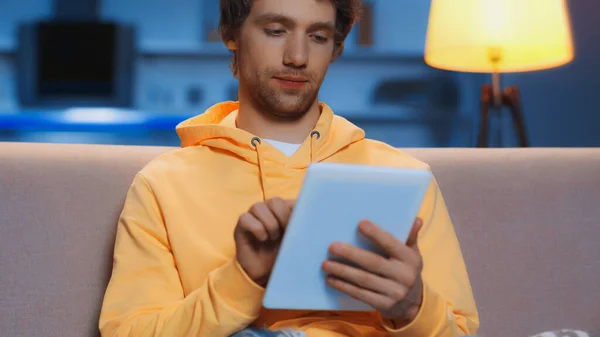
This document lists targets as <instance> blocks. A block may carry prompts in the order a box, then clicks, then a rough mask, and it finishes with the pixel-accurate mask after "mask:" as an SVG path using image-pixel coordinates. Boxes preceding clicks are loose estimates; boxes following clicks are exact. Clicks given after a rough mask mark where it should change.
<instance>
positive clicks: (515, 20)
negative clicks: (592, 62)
mask: <svg viewBox="0 0 600 337" xmlns="http://www.w3.org/2000/svg"><path fill="white" fill-rule="evenodd" d="M572 59H573V42H572V36H571V27H570V22H569V14H568V8H567V5H566V3H565V0H432V2H431V8H430V13H429V24H428V29H427V41H426V44H425V62H426V63H427V64H429V65H430V66H432V67H435V68H440V69H446V70H453V71H461V72H481V73H494V72H500V73H504V72H523V71H533V70H541V69H547V68H553V67H557V66H561V65H563V64H566V63H568V62H570V61H571V60H572Z"/></svg>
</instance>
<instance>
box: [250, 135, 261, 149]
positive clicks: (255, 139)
mask: <svg viewBox="0 0 600 337" xmlns="http://www.w3.org/2000/svg"><path fill="white" fill-rule="evenodd" d="M256 143H258V144H256ZM261 143H262V141H261V140H260V138H258V137H254V138H252V140H251V141H250V144H252V146H254V147H257V146H258V145H260V144H261Z"/></svg>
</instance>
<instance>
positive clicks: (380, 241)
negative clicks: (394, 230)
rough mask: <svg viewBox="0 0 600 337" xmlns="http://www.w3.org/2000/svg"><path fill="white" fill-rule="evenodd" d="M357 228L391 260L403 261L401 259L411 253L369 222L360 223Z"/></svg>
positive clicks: (396, 240) (402, 244) (410, 250)
mask: <svg viewBox="0 0 600 337" xmlns="http://www.w3.org/2000/svg"><path fill="white" fill-rule="evenodd" d="M358 228H359V230H360V232H361V233H362V234H363V235H364V236H366V237H367V238H368V239H369V240H371V241H372V242H373V243H375V244H377V245H378V246H379V247H381V248H382V249H383V250H384V251H385V252H386V253H387V254H388V255H389V256H390V257H392V258H395V259H398V260H402V261H403V260H404V258H403V257H405V256H406V255H407V254H409V252H410V253H412V249H410V248H408V247H407V246H406V245H405V244H404V243H402V242H401V241H400V240H398V239H396V238H395V237H394V236H393V235H392V234H390V233H388V232H386V231H384V230H383V229H381V228H380V227H379V226H377V225H375V224H374V223H372V222H371V221H368V220H365V221H361V223H360V224H359V226H358Z"/></svg>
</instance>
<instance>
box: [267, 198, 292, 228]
mask: <svg viewBox="0 0 600 337" xmlns="http://www.w3.org/2000/svg"><path fill="white" fill-rule="evenodd" d="M265 203H266V204H267V206H268V207H269V209H270V210H271V212H272V213H273V215H275V217H276V218H277V220H278V221H279V226H280V227H281V229H282V230H285V228H286V227H287V224H288V222H289V221H290V216H291V215H292V208H291V207H290V203H289V201H286V200H284V199H281V198H273V199H269V200H267V201H266V202H265Z"/></svg>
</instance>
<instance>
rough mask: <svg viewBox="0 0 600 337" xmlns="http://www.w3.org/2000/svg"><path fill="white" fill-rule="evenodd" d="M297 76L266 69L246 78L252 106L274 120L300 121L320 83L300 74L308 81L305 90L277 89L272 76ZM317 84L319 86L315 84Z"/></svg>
mask: <svg viewBox="0 0 600 337" xmlns="http://www.w3.org/2000/svg"><path fill="white" fill-rule="evenodd" d="M292 74H293V75H298V74H297V73H289V72H286V73H281V72H278V71H276V70H272V69H267V70H266V71H265V72H263V73H262V74H254V75H253V76H247V77H246V79H245V80H246V83H247V84H248V88H247V90H248V94H249V96H250V97H249V98H250V99H251V100H252V105H253V106H254V107H255V108H256V109H257V110H258V111H259V112H260V113H262V114H263V115H265V116H266V117H268V118H272V119H276V120H287V121H295V120H299V119H301V118H302V117H303V116H304V115H306V113H307V112H308V110H309V109H310V108H311V107H312V105H313V103H314V102H315V100H316V99H317V95H318V93H319V86H320V81H316V80H315V78H313V77H310V76H307V75H305V74H302V76H304V77H306V78H307V79H308V82H307V83H306V84H304V86H305V88H301V89H286V88H281V87H277V86H276V85H275V84H274V83H272V82H273V76H286V75H292ZM317 83H319V84H317Z"/></svg>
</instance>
